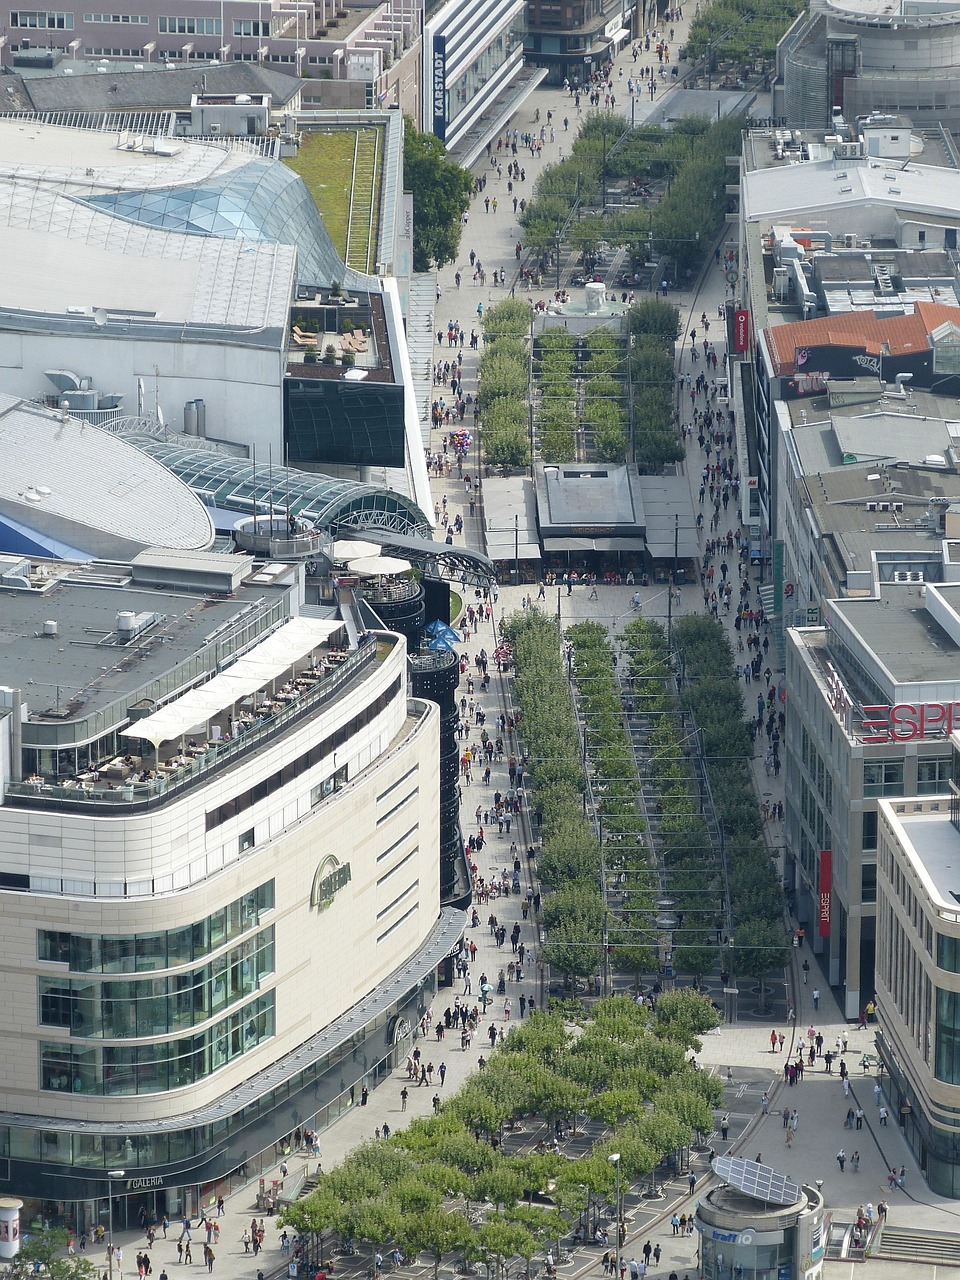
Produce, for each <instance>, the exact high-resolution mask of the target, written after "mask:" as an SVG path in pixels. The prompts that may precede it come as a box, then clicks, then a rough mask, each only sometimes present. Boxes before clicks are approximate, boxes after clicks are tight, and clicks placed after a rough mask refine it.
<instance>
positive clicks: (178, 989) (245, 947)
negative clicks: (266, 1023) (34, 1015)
mask: <svg viewBox="0 0 960 1280" xmlns="http://www.w3.org/2000/svg"><path fill="white" fill-rule="evenodd" d="M275 967H276V966H275V962H274V944H273V928H272V927H271V928H269V929H264V930H263V931H262V932H261V933H258V934H257V935H256V936H255V937H253V938H248V939H246V940H245V941H244V942H241V943H240V944H239V945H238V946H236V947H231V948H230V950H229V951H226V952H225V953H224V954H223V955H221V956H218V957H217V959H216V960H212V961H211V962H210V963H209V964H205V965H202V966H201V967H200V968H199V969H189V970H188V971H187V972H186V973H177V974H172V975H171V976H169V977H165V978H137V979H133V980H129V979H128V980H123V981H120V982H98V981H96V980H95V979H91V978H40V979H39V987H40V1025H41V1026H44V1027H66V1028H68V1030H69V1031H70V1034H71V1035H73V1036H77V1037H78V1038H83V1039H92V1038H97V1037H103V1038H105V1039H108V1040H123V1039H128V1038H131V1037H134V1036H162V1035H169V1034H170V1033H171V1032H176V1031H185V1030H187V1029H188V1028H190V1027H195V1026H198V1025H199V1024H200V1023H202V1022H206V1021H207V1019H208V1018H212V1017H215V1016H216V1015H217V1014H218V1013H222V1012H223V1011H224V1010H225V1009H228V1008H229V1007H230V1006H231V1005H233V1004H236V1002H237V1001H238V1000H243V999H245V998H246V997H248V996H251V995H253V993H254V992H255V991H257V990H258V989H259V987H260V982H261V979H262V978H264V977H265V976H266V975H267V974H268V973H273V972H274V969H275Z"/></svg>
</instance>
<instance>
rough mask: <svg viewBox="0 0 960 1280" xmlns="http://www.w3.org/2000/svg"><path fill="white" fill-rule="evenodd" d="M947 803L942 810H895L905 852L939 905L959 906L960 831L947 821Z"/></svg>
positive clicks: (952, 908) (954, 907) (947, 906)
mask: <svg viewBox="0 0 960 1280" xmlns="http://www.w3.org/2000/svg"><path fill="white" fill-rule="evenodd" d="M948 807H949V806H948V805H947V804H946V803H944V806H943V812H942V813H923V814H920V813H917V814H907V813H903V814H900V813H898V814H897V818H898V820H899V821H900V823H901V824H902V826H903V830H904V834H905V835H906V837H907V841H908V842H909V843H908V847H907V854H908V857H910V860H911V861H912V862H913V864H914V866H915V867H916V868H917V870H918V871H919V872H920V873H921V875H924V876H925V878H926V879H927V880H928V882H929V884H930V885H931V887H932V889H933V891H934V893H935V896H936V897H938V898H939V899H940V905H942V906H943V907H945V908H946V909H947V910H949V911H956V910H957V909H958V907H960V831H958V830H957V829H956V827H955V826H954V825H953V823H952V822H951V821H950V814H949V812H948Z"/></svg>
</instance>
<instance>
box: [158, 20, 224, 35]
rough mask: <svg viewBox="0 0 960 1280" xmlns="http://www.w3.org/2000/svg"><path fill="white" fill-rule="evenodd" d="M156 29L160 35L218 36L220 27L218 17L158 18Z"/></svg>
mask: <svg viewBox="0 0 960 1280" xmlns="http://www.w3.org/2000/svg"><path fill="white" fill-rule="evenodd" d="M157 30H158V31H159V32H160V34H161V35H162V36H218V35H220V33H221V31H222V27H221V24H220V19H219V18H158V19H157Z"/></svg>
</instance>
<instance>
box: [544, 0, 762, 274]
mask: <svg viewBox="0 0 960 1280" xmlns="http://www.w3.org/2000/svg"><path fill="white" fill-rule="evenodd" d="M724 2H726V0H724ZM751 2H752V0H751ZM714 8H715V6H714V5H711V6H709V7H708V8H706V9H705V10H704V12H705V13H711V12H712V11H713V9H714ZM743 126H744V119H743V117H741V116H736V117H730V118H726V119H723V120H711V119H710V117H708V116H687V117H684V118H683V119H681V120H678V121H676V122H674V123H673V124H672V125H671V127H670V129H664V128H658V127H654V126H643V127H641V128H638V129H633V130H631V129H630V127H629V125H628V124H627V122H626V121H625V120H624V119H623V117H621V116H619V115H615V114H613V113H606V112H598V113H595V114H594V115H592V116H591V117H590V118H589V119H588V120H587V121H586V122H585V123H584V125H583V126H582V128H581V130H580V133H579V135H578V136H577V138H576V140H575V142H574V144H573V147H572V148H571V152H570V154H569V155H568V156H566V157H565V158H564V159H562V160H559V161H557V162H556V163H555V164H551V165H548V166H547V167H546V168H545V169H544V170H543V171H542V173H541V175H540V177H539V178H538V180H537V185H536V187H535V189H534V197H533V199H532V200H531V201H530V203H529V204H528V205H527V208H526V210H525V211H524V213H523V216H522V218H521V222H522V225H523V227H524V240H525V243H526V245H527V247H528V248H530V249H532V250H534V251H535V252H538V253H540V254H546V253H548V252H553V251H556V249H557V246H558V241H559V238H560V236H561V235H564V236H565V238H566V243H567V245H568V246H570V247H572V248H574V249H577V250H579V251H580V252H581V253H584V254H590V253H594V252H596V250H597V249H598V248H599V247H600V246H601V245H602V244H610V245H623V246H626V247H627V248H629V250H630V253H631V256H632V258H633V260H634V261H635V262H645V261H646V260H647V259H648V257H649V256H650V254H651V253H653V254H655V255H657V256H660V255H663V254H667V255H668V256H669V257H670V258H671V259H672V260H673V262H674V264H675V269H676V271H677V272H678V273H679V274H680V275H681V276H685V275H686V274H687V273H688V272H691V273H692V272H693V271H695V270H697V268H698V267H699V266H700V264H701V263H702V262H703V261H704V259H705V257H706V256H707V255H708V254H709V253H712V251H713V245H714V242H715V240H716V238H717V236H718V235H719V233H720V230H721V228H722V226H723V224H724V220H725V216H726V199H725V188H726V183H727V181H728V169H727V163H726V161H727V157H728V156H735V155H738V154H739V152H740V145H741V133H742V130H743ZM633 181H636V182H638V183H640V184H645V183H660V184H661V185H662V184H663V183H665V184H666V192H665V194H664V195H663V198H662V199H661V200H659V201H658V202H656V203H654V202H650V203H641V204H637V205H632V206H625V207H624V206H621V207H619V208H618V209H616V210H613V211H612V210H607V209H605V208H602V207H601V208H599V209H596V208H595V206H597V205H602V192H603V191H604V190H605V189H606V188H607V187H608V186H609V184H611V183H614V182H633ZM575 208H576V210H577V212H578V217H577V219H576V220H573V221H571V220H570V215H571V211H572V210H574V209H575Z"/></svg>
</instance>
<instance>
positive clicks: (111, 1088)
mask: <svg viewBox="0 0 960 1280" xmlns="http://www.w3.org/2000/svg"><path fill="white" fill-rule="evenodd" d="M274 1029H275V1024H274V993H273V992H272V991H269V992H266V993H265V994H264V995H262V996H258V997H257V999H256V1000H253V1001H251V1002H250V1003H249V1004H247V1005H245V1006H244V1007H243V1008H242V1009H238V1010H236V1011H235V1012H234V1013H231V1014H230V1015H229V1016H228V1017H226V1018H223V1019H221V1021H219V1022H217V1023H215V1024H214V1026H212V1027H209V1028H208V1029H207V1030H206V1031H204V1032H203V1033H201V1034H199V1035H195V1036H188V1037H186V1038H181V1039H179V1040H167V1041H163V1042H161V1043H155V1044H131V1045H112V1046H104V1047H103V1048H99V1047H97V1048H92V1049H85V1048H80V1047H79V1046H76V1045H71V1044H63V1043H60V1044H54V1043H41V1045H40V1075H41V1085H42V1088H44V1089H47V1090H53V1091H56V1092H64V1091H65V1092H73V1093H85V1094H110V1095H113V1094H118V1095H128V1094H141V1093H144V1094H145V1093H164V1092H166V1091H167V1090H169V1089H180V1088H184V1087H186V1086H187V1085H191V1084H195V1083H197V1081H199V1080H203V1079H205V1078H206V1077H207V1076H209V1075H210V1074H211V1073H212V1072H214V1071H217V1070H219V1068H220V1067H223V1066H226V1064H227V1063H228V1062H232V1061H233V1059H235V1058H238V1057H240V1056H241V1055H242V1054H244V1053H247V1052H248V1051H249V1050H250V1049H253V1048H256V1046H257V1045H258V1044H261V1043H262V1042H263V1041H264V1040H268V1039H270V1037H272V1036H273V1034H274Z"/></svg>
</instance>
